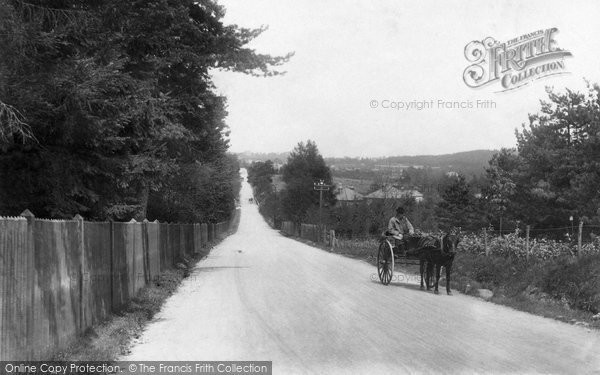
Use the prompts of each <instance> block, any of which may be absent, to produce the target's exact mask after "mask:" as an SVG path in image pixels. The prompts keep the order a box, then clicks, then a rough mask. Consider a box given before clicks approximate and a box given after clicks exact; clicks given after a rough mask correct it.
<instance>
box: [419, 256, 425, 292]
mask: <svg viewBox="0 0 600 375" xmlns="http://www.w3.org/2000/svg"><path fill="white" fill-rule="evenodd" d="M419 270H420V271H421V289H423V272H424V271H425V259H423V258H421V259H419Z"/></svg>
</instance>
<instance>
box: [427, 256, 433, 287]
mask: <svg viewBox="0 0 600 375" xmlns="http://www.w3.org/2000/svg"><path fill="white" fill-rule="evenodd" d="M432 274H433V263H431V262H427V272H426V273H425V285H426V286H427V290H431V276H433V275H432Z"/></svg>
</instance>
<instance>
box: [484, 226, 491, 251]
mask: <svg viewBox="0 0 600 375" xmlns="http://www.w3.org/2000/svg"><path fill="white" fill-rule="evenodd" d="M483 246H484V249H485V256H486V257H487V256H489V255H490V249H489V247H488V239H487V229H486V228H483Z"/></svg>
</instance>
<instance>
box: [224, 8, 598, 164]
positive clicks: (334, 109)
mask: <svg viewBox="0 0 600 375" xmlns="http://www.w3.org/2000/svg"><path fill="white" fill-rule="evenodd" d="M219 3H220V4H222V5H223V6H225V8H226V10H227V13H226V16H225V19H224V22H225V23H226V24H237V25H240V26H243V27H260V26H261V25H267V26H268V27H269V28H268V30H267V31H265V32H264V33H263V34H262V35H261V36H259V37H258V38H257V39H255V40H254V41H252V42H251V44H250V45H249V47H250V48H253V49H255V50H256V51H257V52H259V53H268V54H271V55H284V54H286V53H288V52H294V53H295V55H294V56H293V57H292V59H291V60H290V61H289V62H288V63H287V64H285V65H284V66H283V67H282V68H281V69H282V70H284V71H286V74H285V75H283V76H277V77H268V78H264V77H251V76H246V75H243V74H240V73H232V72H222V71H215V72H213V80H214V82H215V85H216V91H217V92H218V93H219V94H222V95H224V96H226V97H227V103H228V108H227V109H228V113H229V114H228V116H227V118H226V122H227V124H228V126H229V128H230V130H231V134H230V136H229V138H230V145H231V151H232V152H243V151H252V152H264V153H266V152H284V151H290V150H292V149H293V147H294V146H295V145H296V144H297V143H298V142H300V141H306V140H308V139H311V140H314V141H315V142H316V143H317V146H318V147H319V150H320V151H321V153H322V154H323V155H324V156H328V157H343V156H350V157H380V156H393V155H424V154H434V155H437V154H446V153H454V152H460V151H468V150H475V149H498V148H500V147H514V146H515V144H516V138H515V129H517V128H518V129H520V128H521V125H522V124H523V123H527V122H528V114H530V113H537V112H538V111H539V109H540V100H541V99H546V98H547V94H546V91H545V90H546V87H547V86H551V87H553V88H554V89H555V90H557V91H561V90H564V88H565V87H568V88H570V89H573V90H576V91H585V87H586V82H585V80H586V79H587V80H589V81H591V82H600V44H598V42H597V36H598V35H600V22H598V16H599V15H600V1H597V0H589V1H576V0H575V1H553V0H543V1H539V0H534V1H527V2H525V1H489V0H477V1H465V0H460V1H458V0H443V1H442V0H440V1H406V0H373V1H367V0H220V1H219ZM549 28H557V29H558V32H556V33H554V34H553V38H554V45H555V46H557V47H559V48H561V49H564V50H567V51H569V52H571V54H572V56H571V57H567V58H564V60H563V62H564V69H562V70H560V71H561V72H567V73H568V74H560V75H553V76H549V77H546V78H542V79H538V80H533V81H532V82H530V83H529V84H527V85H525V86H523V87H520V88H518V89H514V90H509V91H501V90H503V87H502V86H501V85H500V83H499V82H497V81H496V82H494V83H491V84H489V85H487V86H484V87H479V88H471V87H469V86H467V85H466V84H465V81H464V80H463V72H464V71H465V69H466V68H467V67H468V66H469V65H470V64H472V63H470V62H469V61H467V59H466V58H465V46H466V45H467V44H469V43H470V42H471V41H481V40H483V39H485V38H487V37H493V38H495V39H496V40H498V41H499V42H501V43H503V42H507V41H509V40H511V39H514V38H517V37H520V36H521V35H525V34H529V33H532V32H534V31H537V30H546V29H549ZM509 73H510V71H509ZM478 101H480V102H479V103H480V106H479V108H478ZM410 102H413V103H414V104H413V105H412V107H409V108H406V107H407V105H410V104H399V103H410ZM425 102H427V103H428V106H426V107H425V104H424V103H425ZM448 102H451V103H450V104H447V103H448ZM453 102H458V104H456V103H453ZM394 103H398V104H394ZM418 103H422V104H420V105H421V107H420V108H421V109H420V110H418V109H417V108H418V107H415V105H417V104H418ZM432 103H433V104H432ZM469 103H471V104H470V106H471V108H469V107H468V106H469ZM485 103H487V104H488V106H487V107H486V106H485ZM460 105H462V106H467V108H460ZM400 106H403V108H401V109H398V108H397V107H400ZM392 107H395V108H392Z"/></svg>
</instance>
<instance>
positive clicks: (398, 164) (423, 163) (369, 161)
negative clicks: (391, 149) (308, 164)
mask: <svg viewBox="0 0 600 375" xmlns="http://www.w3.org/2000/svg"><path fill="white" fill-rule="evenodd" d="M496 152H498V151H497V150H474V151H465V152H457V153H455V154H445V155H416V156H389V157H384V158H325V161H326V162H327V164H328V165H330V166H332V167H333V168H334V169H336V170H344V169H361V170H385V169H403V168H408V167H411V166H412V167H417V168H419V167H430V168H435V169H442V170H448V171H456V172H462V173H465V174H473V173H476V174H479V173H481V172H483V169H484V168H485V167H486V166H488V161H489V160H490V159H491V157H492V156H493V155H494V154H495V153H496Z"/></svg>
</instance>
